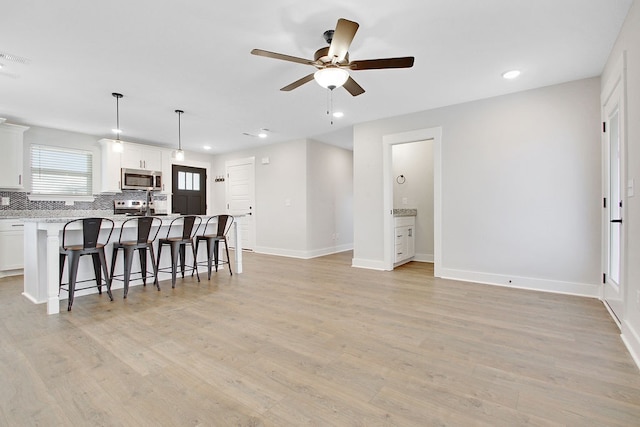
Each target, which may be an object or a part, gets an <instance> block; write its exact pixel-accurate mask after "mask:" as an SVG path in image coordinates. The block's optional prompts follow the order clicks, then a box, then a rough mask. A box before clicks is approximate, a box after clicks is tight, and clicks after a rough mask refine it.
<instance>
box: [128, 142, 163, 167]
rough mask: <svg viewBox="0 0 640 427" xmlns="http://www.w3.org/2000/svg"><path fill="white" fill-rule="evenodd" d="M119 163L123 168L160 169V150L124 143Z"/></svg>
mask: <svg viewBox="0 0 640 427" xmlns="http://www.w3.org/2000/svg"><path fill="white" fill-rule="evenodd" d="M121 165H122V167H123V168H130V169H144V170H149V171H160V170H162V150H160V149H159V148H153V147H146V146H144V145H137V144H128V143H125V144H124V151H123V152H122V157H121Z"/></svg>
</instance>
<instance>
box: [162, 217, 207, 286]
mask: <svg viewBox="0 0 640 427" xmlns="http://www.w3.org/2000/svg"><path fill="white" fill-rule="evenodd" d="M201 223H202V218H200V217H199V216H197V215H183V216H179V217H177V218H175V219H174V220H173V221H171V223H170V224H169V229H168V230H167V236H166V237H163V238H161V239H159V240H158V267H157V271H158V272H160V271H163V272H164V271H167V270H169V269H170V270H171V287H172V288H175V287H176V275H177V272H178V255H179V256H180V267H181V269H180V271H181V272H182V278H183V279H184V271H185V257H186V253H185V248H186V247H187V245H189V246H191V251H192V252H193V259H194V262H195V259H196V249H195V246H194V245H193V238H194V236H195V234H196V232H197V231H198V228H199V227H200V224H201ZM180 226H182V230H180V234H179V235H176V236H172V233H171V230H173V232H174V234H177V233H176V231H175V230H176V228H178V227H180ZM164 245H169V247H170V248H171V267H167V268H160V256H161V254H162V247H163V246H164ZM192 268H193V270H195V272H196V275H197V276H198V282H199V281H200V274H198V269H197V268H195V266H194V267H189V268H188V269H189V270H192ZM193 270H192V271H193Z"/></svg>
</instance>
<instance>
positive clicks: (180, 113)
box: [176, 110, 184, 151]
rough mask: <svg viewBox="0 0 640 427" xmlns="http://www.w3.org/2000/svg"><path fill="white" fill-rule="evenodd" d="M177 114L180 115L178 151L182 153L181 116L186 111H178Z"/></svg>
mask: <svg viewBox="0 0 640 427" xmlns="http://www.w3.org/2000/svg"><path fill="white" fill-rule="evenodd" d="M176 113H178V150H179V151H182V127H181V126H180V116H181V115H182V113H184V111H182V110H176Z"/></svg>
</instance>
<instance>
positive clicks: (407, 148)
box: [391, 140, 434, 262]
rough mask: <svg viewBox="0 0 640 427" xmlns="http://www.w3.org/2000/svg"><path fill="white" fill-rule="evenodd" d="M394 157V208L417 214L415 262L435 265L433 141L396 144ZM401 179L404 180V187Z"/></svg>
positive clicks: (392, 148)
mask: <svg viewBox="0 0 640 427" xmlns="http://www.w3.org/2000/svg"><path fill="white" fill-rule="evenodd" d="M391 153H392V165H391V169H392V172H393V173H392V175H393V207H394V208H400V209H403V208H415V209H417V210H418V215H417V216H416V228H415V231H416V234H415V245H416V246H415V248H416V255H415V257H414V259H415V260H416V261H428V262H433V258H434V257H433V243H434V241H433V239H434V233H433V220H434V219H433V202H434V200H433V198H434V194H433V140H429V141H418V142H411V143H406V144H395V145H393V146H392V147H391ZM399 175H404V177H405V181H404V183H403V184H400V183H398V179H397V177H398V176H399ZM405 201H406V204H405V203H404V202H405Z"/></svg>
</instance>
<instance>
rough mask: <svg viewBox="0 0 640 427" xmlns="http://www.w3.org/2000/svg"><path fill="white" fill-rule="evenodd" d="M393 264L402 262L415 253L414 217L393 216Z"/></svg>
mask: <svg viewBox="0 0 640 427" xmlns="http://www.w3.org/2000/svg"><path fill="white" fill-rule="evenodd" d="M394 223H395V228H394V231H395V260H394V262H395V265H400V264H404V263H405V262H409V261H411V260H412V259H413V257H414V256H415V254H416V246H415V229H416V217H414V216H403V217H395V218H394Z"/></svg>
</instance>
